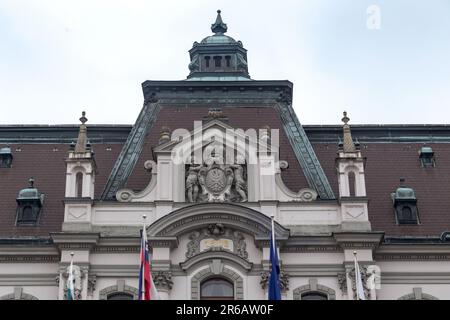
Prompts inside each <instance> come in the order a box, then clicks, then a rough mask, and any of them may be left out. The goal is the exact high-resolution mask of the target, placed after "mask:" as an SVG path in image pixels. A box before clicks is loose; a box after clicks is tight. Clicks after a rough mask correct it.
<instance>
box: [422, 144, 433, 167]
mask: <svg viewBox="0 0 450 320" xmlns="http://www.w3.org/2000/svg"><path fill="white" fill-rule="evenodd" d="M419 159H420V163H421V165H422V167H424V168H430V167H434V166H435V165H436V162H435V160H434V152H433V149H432V148H431V147H422V148H420V150H419Z"/></svg>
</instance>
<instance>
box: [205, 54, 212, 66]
mask: <svg viewBox="0 0 450 320" xmlns="http://www.w3.org/2000/svg"><path fill="white" fill-rule="evenodd" d="M210 59H211V57H210V56H206V57H205V65H206V67H207V68H209V60H210Z"/></svg>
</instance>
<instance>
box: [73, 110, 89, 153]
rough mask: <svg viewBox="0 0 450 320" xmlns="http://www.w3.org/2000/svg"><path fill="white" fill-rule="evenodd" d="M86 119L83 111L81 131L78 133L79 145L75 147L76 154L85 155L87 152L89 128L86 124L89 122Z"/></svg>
mask: <svg viewBox="0 0 450 320" xmlns="http://www.w3.org/2000/svg"><path fill="white" fill-rule="evenodd" d="M87 120H88V119H87V118H86V112H85V111H83V112H82V113H81V118H80V121H81V125H80V131H79V132H78V140H77V144H76V145H75V152H77V153H78V152H79V153H84V152H86V144H87V127H86V125H85V123H86V122H87Z"/></svg>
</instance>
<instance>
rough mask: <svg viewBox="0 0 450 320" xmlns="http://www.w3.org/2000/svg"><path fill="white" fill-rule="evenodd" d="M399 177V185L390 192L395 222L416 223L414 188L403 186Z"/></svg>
mask: <svg viewBox="0 0 450 320" xmlns="http://www.w3.org/2000/svg"><path fill="white" fill-rule="evenodd" d="M404 182H405V180H404V179H400V187H398V188H397V190H395V192H394V193H392V201H393V203H394V209H395V217H396V220H397V224H400V225H403V224H418V223H419V218H418V210H417V198H416V194H415V192H414V189H412V188H409V187H407V186H405V184H404Z"/></svg>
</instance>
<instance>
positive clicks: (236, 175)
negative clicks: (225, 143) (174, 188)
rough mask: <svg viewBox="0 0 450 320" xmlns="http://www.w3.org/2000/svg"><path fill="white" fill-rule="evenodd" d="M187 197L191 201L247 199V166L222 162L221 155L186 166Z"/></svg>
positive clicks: (239, 200) (240, 200)
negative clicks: (201, 162)
mask: <svg viewBox="0 0 450 320" xmlns="http://www.w3.org/2000/svg"><path fill="white" fill-rule="evenodd" d="M186 173H187V176H186V199H187V201H189V202H226V201H227V202H228V201H229V202H245V201H247V182H246V180H247V167H246V165H245V163H243V164H222V157H221V156H211V157H209V158H207V159H206V160H205V161H204V163H203V164H202V165H196V164H189V165H187V166H186Z"/></svg>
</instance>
